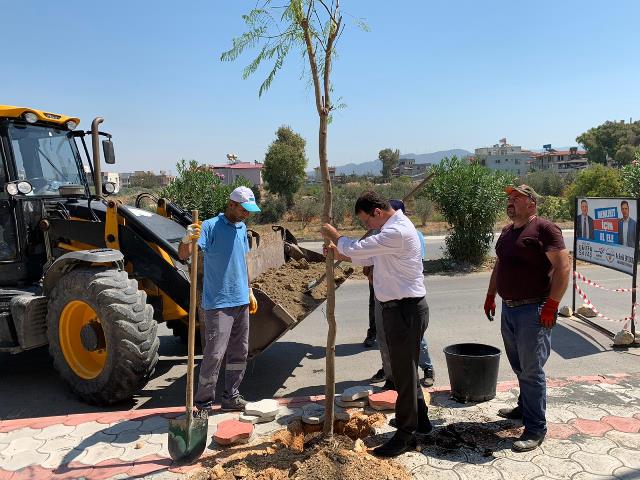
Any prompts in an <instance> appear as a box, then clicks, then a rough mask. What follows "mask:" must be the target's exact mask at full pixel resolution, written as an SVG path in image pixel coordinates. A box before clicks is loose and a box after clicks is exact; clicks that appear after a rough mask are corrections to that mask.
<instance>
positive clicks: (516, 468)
mask: <svg viewBox="0 0 640 480" xmlns="http://www.w3.org/2000/svg"><path fill="white" fill-rule="evenodd" d="M491 465H492V466H493V467H494V468H496V469H497V470H498V471H499V472H501V473H502V476H503V478H514V479H515V478H517V479H518V480H530V479H532V478H535V477H538V476H540V475H542V469H541V468H540V467H538V466H537V465H532V464H531V463H529V462H520V461H518V460H513V459H511V458H499V459H497V460H496V461H494V462H493V463H492V464H491ZM476 480H477V479H476Z"/></svg>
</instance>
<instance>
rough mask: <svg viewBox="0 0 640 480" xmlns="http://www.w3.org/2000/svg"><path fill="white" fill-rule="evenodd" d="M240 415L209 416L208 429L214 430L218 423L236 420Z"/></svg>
mask: <svg viewBox="0 0 640 480" xmlns="http://www.w3.org/2000/svg"><path fill="white" fill-rule="evenodd" d="M239 416H240V414H239V413H237V412H230V413H217V414H215V415H211V416H209V419H208V420H207V422H208V423H209V428H211V427H213V428H214V429H215V428H216V426H217V425H218V424H219V423H222V422H224V421H226V420H237V419H238V418H239Z"/></svg>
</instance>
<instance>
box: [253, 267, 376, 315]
mask: <svg viewBox="0 0 640 480" xmlns="http://www.w3.org/2000/svg"><path fill="white" fill-rule="evenodd" d="M324 272H325V263H324V262H315V263H314V262H307V261H300V262H299V261H297V260H293V259H291V260H289V261H288V262H287V263H286V264H285V265H283V266H281V267H279V268H272V269H269V270H267V271H266V272H264V273H263V274H262V275H260V276H259V277H258V278H256V279H255V280H254V281H253V282H251V286H252V287H253V288H257V289H258V290H262V291H263V292H264V293H266V294H267V295H269V297H271V299H272V300H273V301H274V302H275V303H279V304H280V305H281V306H282V307H283V308H284V309H285V310H286V311H287V312H289V313H290V314H291V316H292V317H293V318H295V319H296V320H301V319H302V318H304V317H305V316H307V315H308V314H309V313H310V312H311V311H313V310H315V309H316V307H317V306H318V305H320V304H321V303H322V302H324V301H325V300H326V298H327V282H326V281H322V282H321V283H320V284H319V285H318V286H317V287H315V288H313V289H312V290H311V291H310V292H309V293H305V291H306V290H307V289H308V285H309V284H310V283H312V282H314V281H315V280H318V279H319V278H320V277H321V276H322V275H323V274H324ZM354 273H355V274H356V276H357V277H362V278H364V276H363V275H362V269H361V268H358V272H357V273H356V271H355V269H354V268H353V267H352V266H350V265H348V264H347V265H342V266H341V268H336V269H335V279H336V286H338V285H340V284H342V283H343V282H344V281H345V280H346V279H347V277H353V275H352V274H354Z"/></svg>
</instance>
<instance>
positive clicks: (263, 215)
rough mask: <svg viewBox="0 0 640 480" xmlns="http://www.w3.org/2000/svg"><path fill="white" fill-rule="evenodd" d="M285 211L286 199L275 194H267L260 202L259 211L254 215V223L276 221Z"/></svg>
mask: <svg viewBox="0 0 640 480" xmlns="http://www.w3.org/2000/svg"><path fill="white" fill-rule="evenodd" d="M285 213H287V200H286V199H285V198H283V197H280V196H276V195H269V196H267V197H266V198H264V200H263V201H262V203H261V204H260V213H258V214H256V215H255V219H254V220H255V222H256V223H277V222H279V221H280V220H282V217H284V214H285Z"/></svg>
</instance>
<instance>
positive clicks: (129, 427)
mask: <svg viewBox="0 0 640 480" xmlns="http://www.w3.org/2000/svg"><path fill="white" fill-rule="evenodd" d="M430 393H431V404H430V407H429V413H430V416H431V418H432V421H433V423H434V425H435V426H436V428H435V429H434V432H433V433H432V434H431V435H430V436H429V437H426V438H424V439H422V440H421V444H420V446H419V448H418V449H417V450H416V451H413V452H409V453H406V454H404V455H402V456H401V457H399V458H398V459H397V461H398V462H399V463H401V464H403V465H404V466H405V467H406V468H407V470H408V471H410V472H411V474H412V476H413V477H414V478H416V479H426V478H429V479H452V480H465V479H470V480H479V479H482V480H485V479H494V478H495V479H497V480H510V479H516V480H529V479H535V478H540V479H542V478H545V479H546V478H551V479H572V480H583V479H601V478H620V479H626V480H629V479H635V478H638V479H640V375H639V374H633V375H627V374H614V375H603V376H588V377H570V378H565V379H551V380H549V381H548V407H547V408H548V409H547V419H548V422H549V431H548V434H547V437H546V439H545V441H544V443H543V444H542V446H541V447H540V448H538V449H536V450H533V451H531V452H525V453H517V452H514V451H512V450H511V444H512V443H513V440H514V439H515V438H517V436H518V435H519V434H520V433H521V431H522V427H521V425H520V424H519V423H518V422H517V421H510V420H505V419H502V418H500V417H498V416H497V415H496V412H497V411H498V409H499V408H502V407H505V406H513V405H514V404H515V402H516V400H517V395H518V390H517V385H516V384H515V383H514V382H504V383H500V384H499V385H498V393H497V395H496V398H495V399H493V400H492V401H489V402H484V403H477V404H476V403H469V404H460V403H457V402H456V401H454V400H452V399H450V398H449V391H448V390H447V389H431V390H430ZM322 401H323V398H322V397H321V396H316V397H304V398H290V399H280V400H279V402H280V405H281V407H280V412H279V414H278V417H277V418H276V420H274V421H272V422H267V423H262V424H256V425H255V433H254V437H253V440H252V443H253V442H260V441H261V439H264V437H265V436H268V435H271V434H272V433H274V432H275V431H277V430H278V429H281V428H284V426H285V425H286V424H287V423H288V422H289V421H291V419H293V418H295V417H299V416H301V415H302V406H303V405H304V404H307V403H309V402H322ZM183 411H184V407H182V408H179V407H177V408H168V409H156V410H134V411H125V412H109V413H92V414H81V415H68V416H60V417H46V418H24V419H17V420H4V421H0V480H21V479H31V480H34V479H49V478H55V479H78V478H86V479H92V480H94V479H96V480H97V479H104V480H107V479H125V478H145V479H154V480H170V479H175V478H180V477H182V476H183V475H184V474H185V473H187V472H189V471H190V470H192V469H193V468H196V466H193V465H192V466H180V465H177V464H175V463H173V462H172V461H171V459H170V458H169V453H168V450H167V428H168V420H169V419H170V418H175V417H176V416H178V415H180V414H181V413H182V412H183ZM237 417H238V414H236V413H225V414H216V415H213V416H212V417H211V418H210V419H209V435H210V436H212V435H213V433H214V432H215V429H216V425H217V424H218V423H220V422H222V421H224V420H228V419H232V418H237ZM392 433H393V430H392V429H391V428H390V427H388V426H385V427H383V428H382V429H380V430H379V431H378V432H377V434H376V435H375V436H374V437H373V438H369V439H367V440H366V442H367V443H368V444H371V443H375V442H378V443H379V442H381V441H383V440H384V439H385V438H386V437H388V436H389V435H391V434H392ZM221 448H223V447H219V446H218V445H216V444H215V442H214V441H213V440H211V443H210V444H209V445H208V447H207V450H205V453H204V454H203V455H204V456H215V455H216V453H217V451H219V450H220V449H221Z"/></svg>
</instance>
